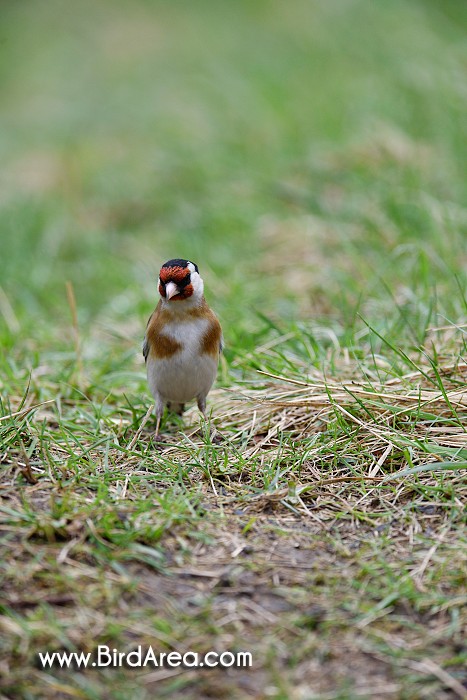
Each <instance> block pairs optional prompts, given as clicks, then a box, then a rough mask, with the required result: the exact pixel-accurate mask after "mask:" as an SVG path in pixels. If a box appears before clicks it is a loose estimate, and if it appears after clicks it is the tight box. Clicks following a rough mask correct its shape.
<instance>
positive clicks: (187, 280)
mask: <svg viewBox="0 0 467 700" xmlns="http://www.w3.org/2000/svg"><path fill="white" fill-rule="evenodd" d="M190 279H191V277H190V273H188V274H187V275H185V277H184V278H183V279H182V281H181V282H178V283H177V284H178V286H179V287H180V289H183V288H184V287H186V286H187V285H188V284H190Z"/></svg>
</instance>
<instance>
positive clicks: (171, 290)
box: [158, 258, 204, 304]
mask: <svg viewBox="0 0 467 700" xmlns="http://www.w3.org/2000/svg"><path fill="white" fill-rule="evenodd" d="M158 282H159V294H160V295H161V298H162V300H163V301H165V302H166V303H171V304H172V302H175V301H183V300H187V299H190V300H191V301H192V302H194V303H197V302H199V301H201V299H202V298H203V289H204V285H203V280H202V279H201V277H200V276H199V272H198V266H197V265H196V264H195V263H192V262H190V261H189V260H182V259H181V258H177V259H176V260H169V261H168V262H166V263H164V264H163V265H162V267H161V270H160V272H159V281H158Z"/></svg>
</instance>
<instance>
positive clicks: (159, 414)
mask: <svg viewBox="0 0 467 700" xmlns="http://www.w3.org/2000/svg"><path fill="white" fill-rule="evenodd" d="M163 413H164V402H163V400H162V399H161V397H160V396H158V397H157V399H156V419H157V420H156V432H155V434H154V439H155V440H156V441H159V440H160V433H159V428H160V427H161V420H162V414H163Z"/></svg>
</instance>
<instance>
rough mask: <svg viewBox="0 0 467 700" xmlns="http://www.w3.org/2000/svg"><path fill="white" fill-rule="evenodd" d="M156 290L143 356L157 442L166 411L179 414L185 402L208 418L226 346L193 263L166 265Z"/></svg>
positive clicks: (173, 262)
mask: <svg viewBox="0 0 467 700" xmlns="http://www.w3.org/2000/svg"><path fill="white" fill-rule="evenodd" d="M157 285H158V291H159V295H160V299H159V303H158V304H157V306H156V308H155V310H154V311H153V313H152V314H151V316H150V317H149V320H148V323H147V326H146V333H145V337H144V342H143V356H144V359H145V362H146V370H147V379H148V386H149V390H150V392H151V394H152V396H153V397H154V401H155V413H156V419H157V422H156V432H155V436H154V437H155V439H156V440H159V439H160V433H159V431H160V424H161V419H162V415H163V413H164V408H165V407H166V406H167V408H168V409H169V410H171V411H174V412H176V413H178V414H179V415H182V413H183V411H184V408H185V403H187V402H189V401H192V400H193V399H196V402H197V404H198V408H199V410H200V412H201V413H202V415H203V416H204V418H205V419H206V397H207V395H208V393H209V391H210V389H211V387H212V385H213V383H214V380H215V378H216V375H217V367H218V363H219V356H220V353H221V352H222V349H223V345H224V341H223V335H222V329H221V325H220V323H219V320H218V318H217V316H216V315H215V314H214V312H213V311H212V310H211V309H210V307H209V306H208V304H207V302H206V299H205V298H204V283H203V280H202V278H201V276H200V274H199V269H198V266H197V265H196V264H195V263H194V262H191V261H190V260H185V259H183V258H175V259H173V260H168V261H167V262H166V263H164V264H163V265H162V267H161V269H160V272H159V279H158V281H157Z"/></svg>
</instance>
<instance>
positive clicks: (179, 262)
mask: <svg viewBox="0 0 467 700" xmlns="http://www.w3.org/2000/svg"><path fill="white" fill-rule="evenodd" d="M189 262H191V264H192V265H194V266H195V270H196V272H198V273H199V270H198V265H197V264H196V263H194V262H193V261H191V260H183V258H175V259H174V260H168V261H167V262H166V263H164V264H163V265H162V267H188V263H189Z"/></svg>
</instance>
